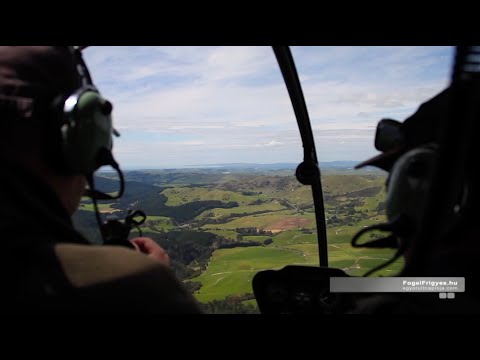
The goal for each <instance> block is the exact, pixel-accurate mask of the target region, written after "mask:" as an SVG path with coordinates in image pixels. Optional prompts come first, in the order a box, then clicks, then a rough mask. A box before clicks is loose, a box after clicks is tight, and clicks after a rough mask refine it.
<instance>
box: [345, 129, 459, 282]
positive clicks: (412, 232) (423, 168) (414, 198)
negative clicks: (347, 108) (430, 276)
mask: <svg viewBox="0 0 480 360" xmlns="http://www.w3.org/2000/svg"><path fill="white" fill-rule="evenodd" d="M388 121H389V122H392V120H388ZM385 124H386V123H385V120H382V121H381V122H380V123H379V125H378V127H377V134H376V139H375V143H376V147H377V149H378V146H377V143H389V142H391V143H392V144H394V146H393V147H396V146H398V141H400V140H398V139H400V138H401V136H397V135H395V134H394V136H393V137H392V134H389V135H388V136H389V137H392V138H395V139H396V140H395V141H389V140H385V139H379V137H380V138H381V137H382V136H383V135H382V133H385V132H383V130H382V129H383V128H384V127H386V125H385ZM394 125H395V127H397V129H399V131H400V129H401V128H400V127H399V126H398V124H394ZM379 130H380V131H379ZM389 133H395V131H393V130H392V127H390V129H389ZM397 140H398V141H397ZM381 150H383V151H388V150H389V149H381ZM437 156H438V145H437V144H436V143H433V142H432V143H427V144H423V145H419V146H418V147H416V148H413V149H411V150H409V151H407V152H405V153H404V154H402V155H401V156H400V157H399V158H398V159H397V160H396V161H395V163H394V164H393V165H392V167H391V169H390V171H389V176H388V178H387V182H386V187H387V197H386V202H385V205H386V206H385V208H386V215H387V223H383V224H376V225H372V226H369V227H367V228H364V229H362V230H361V231H359V232H358V233H357V234H356V235H355V236H354V238H353V239H352V246H353V247H368V248H396V249H398V251H397V253H396V254H395V256H394V257H393V258H392V259H391V260H390V261H388V262H387V263H385V264H382V265H380V266H379V267H377V268H375V269H372V270H370V271H369V272H368V273H367V274H365V276H368V275H370V274H371V273H373V272H374V271H377V270H380V269H381V268H383V267H385V266H387V265H389V264H390V263H392V262H393V261H395V260H396V259H397V258H398V257H399V256H400V255H402V254H403V253H404V252H405V250H406V249H408V248H410V247H411V245H412V240H413V239H414V238H415V236H416V235H417V234H418V232H419V230H420V226H421V223H422V220H423V216H424V214H425V211H426V210H427V209H426V203H427V201H428V199H427V196H428V194H429V190H430V186H431V184H432V180H434V179H433V172H434V164H435V162H436V159H437ZM447 195H450V194H446V195H445V196H447ZM467 198H468V183H464V184H463V185H462V186H461V187H459V189H458V191H456V192H455V193H454V194H453V195H452V196H451V198H450V204H451V206H450V209H449V214H448V215H449V216H448V217H447V219H448V220H447V221H443V222H442V223H439V224H437V226H438V227H440V230H441V232H442V233H447V232H449V231H451V230H452V229H454V227H455V226H456V225H457V224H458V223H459V221H460V217H461V215H462V211H463V209H464V208H465V206H466V202H467ZM372 230H380V231H386V232H390V233H391V235H389V236H386V237H384V238H381V239H378V240H373V241H371V242H367V243H362V244H359V243H358V240H359V238H360V237H361V236H362V235H363V234H365V233H366V232H369V231H372Z"/></svg>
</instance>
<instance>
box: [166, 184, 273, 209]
mask: <svg viewBox="0 0 480 360" xmlns="http://www.w3.org/2000/svg"><path fill="white" fill-rule="evenodd" d="M162 194H163V195H165V196H166V197H167V198H168V201H167V202H166V203H165V204H166V205H168V206H178V205H182V204H186V203H189V202H192V201H200V200H219V201H223V202H231V201H236V202H237V203H238V204H239V205H247V204H250V203H252V202H253V201H255V200H258V199H265V196H261V195H260V196H258V195H255V196H245V195H242V194H239V193H236V192H233V191H225V190H218V189H207V188H204V187H194V188H188V187H184V188H175V189H166V190H164V191H163V192H162Z"/></svg>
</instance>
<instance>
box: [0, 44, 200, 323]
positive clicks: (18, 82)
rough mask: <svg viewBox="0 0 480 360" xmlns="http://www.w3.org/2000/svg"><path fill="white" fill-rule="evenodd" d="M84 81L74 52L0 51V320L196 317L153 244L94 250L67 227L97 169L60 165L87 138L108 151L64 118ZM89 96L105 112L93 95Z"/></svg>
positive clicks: (142, 241) (84, 147)
mask: <svg viewBox="0 0 480 360" xmlns="http://www.w3.org/2000/svg"><path fill="white" fill-rule="evenodd" d="M80 60H81V61H80ZM82 64H83V65H82ZM85 72H88V69H87V68H86V65H85V64H84V63H83V59H81V53H80V51H79V50H78V49H75V48H74V47H50V46H30V47H29V46H2V47H0V161H1V164H2V168H3V170H2V176H1V177H0V193H1V195H0V201H1V206H0V234H1V239H2V242H1V243H2V251H1V254H2V260H1V261H0V264H1V265H0V266H1V267H2V271H1V274H2V275H1V277H2V297H1V300H0V302H2V305H3V306H1V307H0V309H1V310H0V311H1V312H2V313H4V314H91V313H99V314H108V313H116V314H117V313H122V314H124V313H126V314H128V313H131V314H142V313H146V314H183V313H189V314H191V313H194V314H195V313H201V309H200V306H199V304H198V303H197V301H196V300H195V299H194V297H193V296H192V295H191V294H190V293H189V292H188V291H186V289H185V288H184V287H183V285H182V283H181V282H180V281H179V280H178V279H177V278H176V277H175V276H174V274H173V272H172V270H171V269H170V268H169V260H168V255H167V254H166V252H165V251H164V250H163V249H162V248H161V247H160V246H159V245H157V244H156V243H155V242H154V241H153V240H152V239H150V238H137V239H134V240H132V241H133V243H134V246H135V248H136V250H134V249H128V248H126V247H121V246H101V245H91V244H90V243H89V242H88V241H87V240H86V239H85V238H84V237H83V236H82V235H81V234H80V233H79V232H77V231H76V230H75V229H74V227H73V225H72V220H71V216H72V214H73V213H74V212H75V211H76V209H77V207H78V205H79V202H80V200H81V197H82V195H83V194H84V190H85V186H86V179H87V177H88V176H92V172H93V171H92V170H96V169H95V168H91V166H90V168H88V166H87V167H85V166H82V165H81V164H80V162H75V161H70V162H68V161H66V160H65V159H66V158H67V159H68V156H69V154H68V153H67V152H68V151H77V152H78V154H77V155H78V156H80V159H82V156H84V157H85V156H87V155H85V154H87V153H89V152H92V151H93V152H95V151H96V148H90V147H89V146H91V145H90V142H91V138H92V137H93V138H96V140H95V141H100V140H98V139H97V138H99V137H101V136H104V139H103V140H102V141H107V142H108V141H110V139H109V137H110V136H111V134H107V135H108V137H105V134H103V135H102V134H101V131H100V130H98V131H97V132H95V131H92V132H91V133H89V134H87V135H85V134H82V133H81V131H80V130H81V129H82V127H85V126H87V125H85V124H87V122H89V121H91V120H92V119H88V121H86V122H85V123H84V124H81V123H80V122H81V121H78V123H74V121H75V120H74V121H72V119H71V118H68V117H67V115H66V114H65V109H66V108H67V105H68V104H67V103H66V102H68V101H70V100H67V99H71V98H72V96H76V95H75V94H77V95H78V94H85V93H84V92H83V91H84V89H85V87H86V86H88V84H87V83H88V81H86V74H85ZM88 76H89V75H88ZM86 84H87V85H86ZM90 85H91V84H90ZM81 96H83V95H81ZM88 97H90V98H91V99H93V100H92V101H93V102H92V104H97V105H98V104H101V105H102V104H105V101H104V100H102V98H101V97H100V96H99V95H98V94H96V92H95V91H93V92H92V91H90V92H89V93H88V94H87V96H85V98H88ZM80 99H82V98H81V97H80ZM87 100H88V99H86V100H85V101H87ZM81 101H84V100H79V102H81ZM88 101H90V100H88ZM88 101H87V102H88ZM95 101H96V102H95ZM88 106H89V105H87V108H88ZM110 110H111V109H110ZM73 111H77V112H78V113H81V112H82V111H87V112H88V111H89V110H88V109H87V110H85V109H82V110H79V109H74V110H73ZM95 111H97V110H95ZM99 111H100V110H99ZM101 111H102V112H105V111H104V108H102V109H101ZM107 112H108V111H107ZM107 112H105V114H106V113H107ZM108 113H109V112H108ZM95 114H97V113H95ZM76 115H78V114H73V116H76ZM95 116H96V115H95ZM80 120H85V119H83V118H80ZM95 121H96V120H95ZM88 126H90V125H88ZM79 129H80V130H79ZM98 129H100V127H99V128H98ZM69 131H70V132H72V133H70V134H69V133H68V132H69ZM76 131H77V132H76ZM78 131H80V132H78ZM72 134H73V135H72ZM92 144H93V145H95V143H94V142H92ZM75 147H77V148H75ZM66 149H67V150H66ZM72 149H74V150H72ZM79 149H80V150H79ZM94 155H95V156H96V155H97V154H96V153H94ZM87 160H88V159H87ZM87 162H88V161H87ZM87 168H88V169H87Z"/></svg>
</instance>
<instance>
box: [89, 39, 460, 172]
mask: <svg viewBox="0 0 480 360" xmlns="http://www.w3.org/2000/svg"><path fill="white" fill-rule="evenodd" d="M293 54H294V57H295V60H296V64H297V68H298V70H299V73H300V78H301V79H302V86H303V92H304V95H305V98H306V102H307V105H308V110H309V114H310V118H311V121H312V128H313V131H314V135H315V140H316V147H317V151H318V152H319V158H320V159H322V160H337V159H338V160H341V159H354V160H356V159H359V158H360V159H361V158H363V157H367V156H371V155H372V154H374V153H375V150H374V148H373V136H374V134H375V126H376V123H377V122H378V120H380V119H381V118H384V117H390V118H395V119H398V120H403V119H404V118H405V117H407V116H409V115H411V113H413V112H414V111H415V110H416V108H417V107H418V106H419V105H420V103H421V102H423V101H425V100H427V99H428V98H430V97H432V96H433V95H435V94H436V93H438V92H439V91H440V90H441V89H443V88H444V87H445V86H446V85H447V81H448V76H449V66H450V62H451V60H450V55H451V50H450V49H449V48H431V47H426V48H417V47H405V48H403V47H390V48H381V47H374V48H365V47H325V48H323V47H322V48H318V47H315V48H314V47H294V48H293ZM85 57H86V60H87V64H88V65H89V68H90V70H91V72H92V75H93V78H94V80H95V83H96V84H97V85H98V86H99V88H100V89H101V91H102V93H103V94H104V95H105V96H106V97H109V98H110V99H111V100H112V101H113V103H114V113H113V114H114V122H115V127H116V128H117V129H119V130H120V131H121V132H122V137H121V138H120V139H118V141H116V143H115V153H116V154H117V156H118V157H119V159H120V161H123V162H125V164H126V165H127V166H128V165H129V164H132V165H134V164H138V163H139V162H140V160H141V161H144V162H146V163H151V164H156V166H161V165H162V164H163V163H165V164H168V165H169V166H172V165H175V164H178V165H181V164H192V163H194V161H197V160H198V163H208V161H207V160H208V159H210V160H209V161H212V162H231V161H234V159H236V160H235V161H242V162H246V161H247V160H248V159H250V160H252V159H254V160H253V162H269V161H271V162H279V161H286V160H287V158H288V159H293V158H294V159H297V157H298V156H302V155H301V154H302V148H301V141H300V136H299V133H298V128H297V125H296V119H295V115H294V112H293V109H292V106H291V104H290V99H289V97H288V92H287V90H286V87H285V84H284V83H283V79H282V77H281V74H280V71H279V69H278V65H277V63H276V60H275V57H274V55H273V51H272V50H271V48H270V47H134V48H130V47H90V48H88V49H87V50H86V51H85ZM154 135H155V136H154ZM157 135H158V136H161V138H158V137H157ZM159 139H160V140H159ZM272 139H273V140H272ZM339 145H343V146H339ZM266 149H271V151H266ZM273 150H275V151H273ZM192 151H193V152H192ZM293 154H295V155H293ZM159 156H161V158H159ZM202 158H203V159H204V160H203V161H202Z"/></svg>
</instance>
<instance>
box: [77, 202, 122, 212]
mask: <svg viewBox="0 0 480 360" xmlns="http://www.w3.org/2000/svg"><path fill="white" fill-rule="evenodd" d="M112 205H113V204H98V210H99V211H100V212H101V213H114V212H116V211H119V210H118V209H114V208H112V207H111V206H112ZM78 209H79V210H85V211H95V208H94V207H93V204H85V203H80V205H79V206H78Z"/></svg>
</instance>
